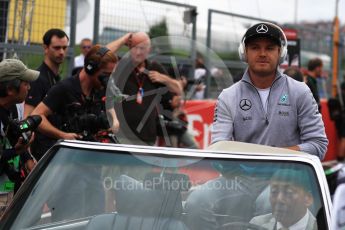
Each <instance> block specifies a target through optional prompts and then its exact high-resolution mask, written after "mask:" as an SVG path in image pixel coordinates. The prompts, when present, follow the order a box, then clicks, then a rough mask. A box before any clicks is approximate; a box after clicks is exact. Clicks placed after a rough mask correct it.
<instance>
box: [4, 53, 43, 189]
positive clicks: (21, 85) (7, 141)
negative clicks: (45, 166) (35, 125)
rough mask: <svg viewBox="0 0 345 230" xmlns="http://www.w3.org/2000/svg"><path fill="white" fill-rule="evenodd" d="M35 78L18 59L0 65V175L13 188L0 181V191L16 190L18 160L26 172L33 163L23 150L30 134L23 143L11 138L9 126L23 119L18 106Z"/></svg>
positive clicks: (18, 172) (22, 140) (20, 179)
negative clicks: (4, 175) (5, 178)
mask: <svg viewBox="0 0 345 230" xmlns="http://www.w3.org/2000/svg"><path fill="white" fill-rule="evenodd" d="M38 75H39V72H38V71H35V70H31V69H28V68H27V67H26V66H25V65H24V64H23V63H22V62H21V61H20V60H17V59H4V60H3V61H2V62H0V147H1V149H0V151H1V156H0V175H2V174H3V173H5V174H6V175H7V176H8V178H9V179H10V180H11V181H12V182H14V183H15V184H14V187H13V184H12V183H11V182H5V181H4V178H1V179H0V180H1V182H0V184H1V185H0V186H1V188H0V192H5V191H8V190H12V189H14V191H16V190H17V189H18V188H19V186H20V184H21V182H22V181H23V179H24V178H23V176H22V173H21V172H20V168H18V167H17V165H16V164H17V163H19V162H18V161H19V160H20V162H21V163H22V164H25V167H26V168H27V169H28V171H30V170H31V169H32V168H33V166H34V160H33V158H32V157H31V155H30V154H29V153H28V151H27V150H28V147H29V146H30V144H31V143H32V141H33V138H34V135H31V137H28V138H29V139H28V140H26V141H27V142H25V140H24V139H23V137H19V136H14V135H12V134H13V133H14V132H15V130H13V127H12V126H11V124H13V122H14V120H18V119H19V120H20V119H21V118H23V114H22V111H20V109H19V107H20V105H19V104H20V103H22V102H23V101H24V100H25V98H26V96H27V94H28V91H29V89H30V82H33V81H35V80H36V79H37V78H38ZM18 156H20V159H18Z"/></svg>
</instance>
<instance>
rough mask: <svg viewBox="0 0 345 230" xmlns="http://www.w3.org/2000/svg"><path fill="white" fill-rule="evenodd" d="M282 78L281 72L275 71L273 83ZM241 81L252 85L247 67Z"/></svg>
mask: <svg viewBox="0 0 345 230" xmlns="http://www.w3.org/2000/svg"><path fill="white" fill-rule="evenodd" d="M282 76H283V74H282V72H281V71H280V70H279V69H277V72H276V77H275V79H274V81H276V80H278V79H279V78H280V77H282ZM242 80H243V81H246V82H248V83H250V84H252V85H253V83H252V81H251V80H250V77H249V70H248V67H247V69H246V71H245V72H244V74H243V77H242Z"/></svg>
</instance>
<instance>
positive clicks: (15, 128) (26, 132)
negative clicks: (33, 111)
mask: <svg viewBox="0 0 345 230" xmlns="http://www.w3.org/2000/svg"><path fill="white" fill-rule="evenodd" d="M41 121H42V118H41V116H40V115H32V116H28V117H27V118H26V119H24V120H21V121H19V120H18V119H10V120H9V126H8V134H7V138H8V139H9V141H10V143H11V145H12V146H14V145H15V144H16V143H17V142H18V139H19V138H20V137H22V138H23V143H24V144H27V143H29V141H30V138H31V135H32V132H33V131H35V130H36V129H37V127H38V126H39V125H40V123H41Z"/></svg>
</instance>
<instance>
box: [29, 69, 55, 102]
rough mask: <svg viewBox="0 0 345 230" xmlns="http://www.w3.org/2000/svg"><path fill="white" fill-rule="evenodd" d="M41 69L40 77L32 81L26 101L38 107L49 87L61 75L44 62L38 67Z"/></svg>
mask: <svg viewBox="0 0 345 230" xmlns="http://www.w3.org/2000/svg"><path fill="white" fill-rule="evenodd" d="M37 70H38V71H40V75H39V77H38V79H37V80H36V81H34V82H31V83H30V86H31V88H30V90H29V93H28V96H27V97H26V100H25V103H26V104H28V105H31V106H34V107H36V106H37V105H38V104H39V103H40V102H41V101H42V100H43V98H44V97H45V95H46V94H47V92H48V91H49V89H50V88H51V87H52V86H53V85H55V84H56V83H57V82H58V81H60V76H59V75H55V74H54V72H53V71H52V70H51V69H50V68H49V67H48V66H47V65H46V64H45V63H44V62H43V63H42V64H41V66H40V67H38V69H37Z"/></svg>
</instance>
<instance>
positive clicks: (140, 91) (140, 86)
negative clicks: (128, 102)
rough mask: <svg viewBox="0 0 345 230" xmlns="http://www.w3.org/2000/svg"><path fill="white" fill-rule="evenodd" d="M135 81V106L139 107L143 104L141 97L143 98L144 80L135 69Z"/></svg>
mask: <svg viewBox="0 0 345 230" xmlns="http://www.w3.org/2000/svg"><path fill="white" fill-rule="evenodd" d="M135 79H136V81H137V84H138V92H137V99H136V102H137V104H139V105H141V104H142V103H143V97H144V88H143V86H144V80H145V74H142V73H140V71H139V69H138V68H136V69H135Z"/></svg>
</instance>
